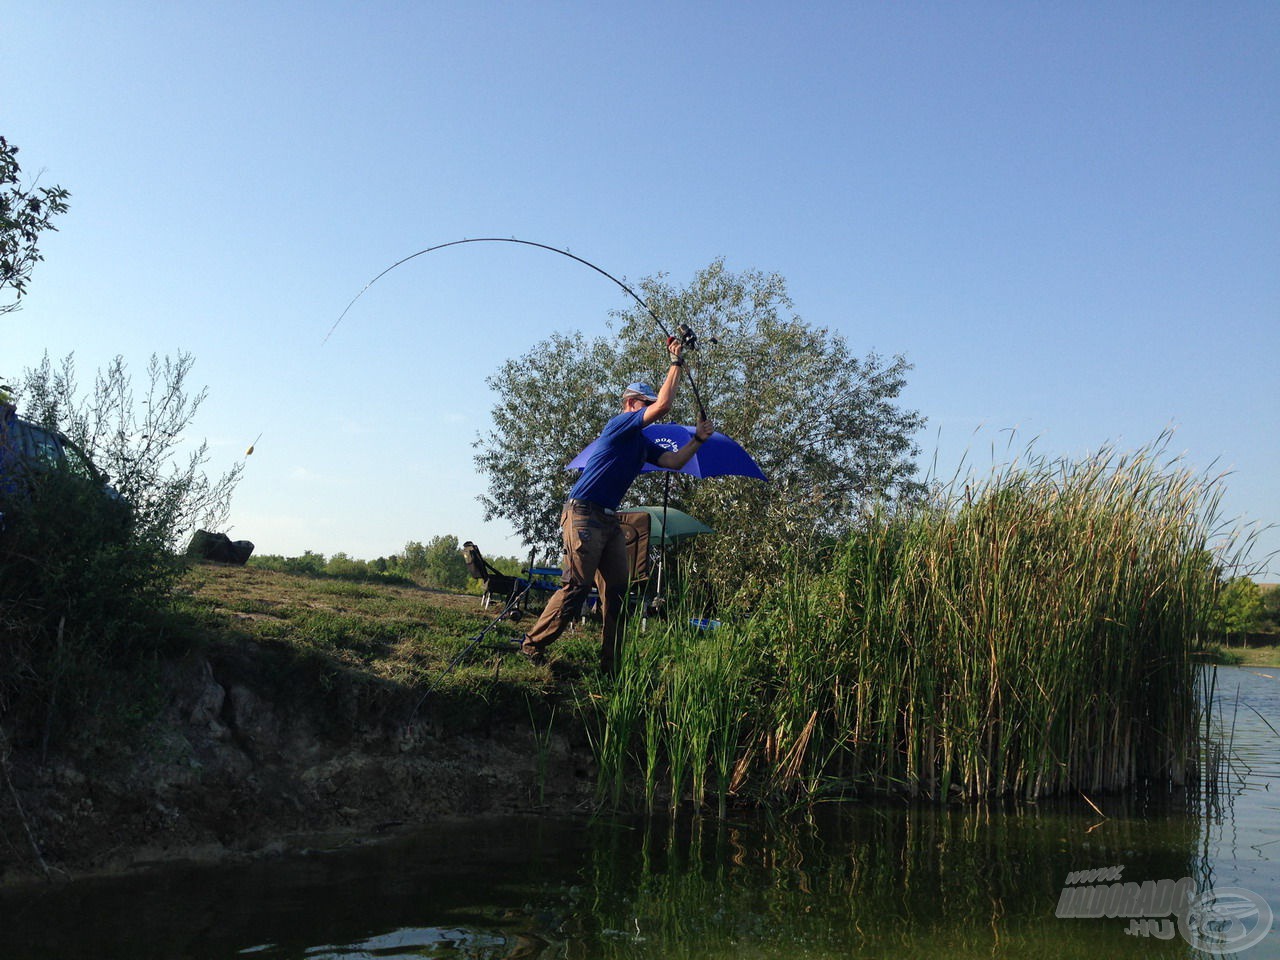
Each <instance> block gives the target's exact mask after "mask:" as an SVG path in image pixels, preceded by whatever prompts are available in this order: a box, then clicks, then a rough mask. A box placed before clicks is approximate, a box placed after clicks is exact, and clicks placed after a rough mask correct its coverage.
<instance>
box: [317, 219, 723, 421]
mask: <svg viewBox="0 0 1280 960" xmlns="http://www.w3.org/2000/svg"><path fill="white" fill-rule="evenodd" d="M464 243H517V244H520V245H521V246H525V247H537V248H538V249H539V250H546V251H548V252H550V253H558V254H560V256H562V257H568V258H569V259H570V260H574V261H576V262H578V263H580V264H582V265H583V266H584V267H590V268H591V269H592V270H594V271H595V272H596V273H598V274H600V275H601V276H602V277H606V278H608V279H609V280H612V281H613V282H614V283H616V284H617V285H618V286H619V287H621V288H622V289H623V290H624V291H625V292H626V293H627V294H628V295H629V296H630V297H631V299H632V300H634V301H635V302H636V303H638V304H639V305H640V307H641V309H643V310H644V311H645V313H647V314H648V315H649V316H650V317H651V318H652V319H653V322H654V323H656V324H657V325H658V329H660V330H661V331H662V333H663V335H664V336H666V338H667V341H668V342H670V341H672V340H679V341H680V342H681V343H683V344H685V346H686V347H688V348H691V349H692V348H694V347H696V346H697V337H696V336H695V335H694V333H693V331H692V330H691V329H690V328H689V326H688V324H683V323H682V324H679V325H678V327H677V329H678V331H679V336H676V335H674V334H672V333H671V331H670V330H669V329H667V325H666V324H665V323H663V322H662V318H661V317H659V316H658V314H657V313H656V312H655V311H654V309H653V308H652V307H651V306H649V304H648V303H647V302H646V301H645V300H643V299H642V298H641V297H640V295H639V294H637V293H636V292H635V291H634V290H632V289H631V288H630V287H629V286H627V285H626V284H625V283H623V282H622V281H621V280H619V279H618V278H617V277H615V276H614V275H613V274H612V273H610V272H609V271H608V270H605V269H604V268H603V267H599V266H596V264H594V263H592V262H591V261H590V260H587V259H585V258H583V257H580V256H578V255H577V254H574V253H570V252H569V251H568V250H561V249H560V248H559V247H552V246H548V245H547V244H545V243H536V242H535V241H533V240H519V239H517V238H516V237H471V238H468V239H463V240H450V241H449V242H448V243H437V244H436V245H435V246H432V247H427V248H426V249H425V250H419V251H418V252H417V253H411V254H409V256H407V257H403V258H402V259H400V260H397V261H396V262H395V263H393V264H391V266H389V267H387V269H385V270H383V271H382V272H381V273H380V274H378V275H377V276H376V277H374V278H373V279H372V280H370V281H369V282H368V283H366V284H365V285H364V286H363V287H361V288H360V292H359V293H357V294H356V295H355V296H354V297H352V298H351V302H350V303H348V304H347V306H346V308H345V309H344V310H343V311H342V313H341V314H339V315H338V319H337V320H335V321H333V326H331V327H330V328H329V332H328V333H326V334H325V335H324V339H323V340H321V341H320V345H321V346H324V345H325V344H326V343H328V342H329V338H330V337H331V336H333V331H335V330H337V329H338V324H340V323H342V319H343V317H345V316H346V315H347V313H348V312H349V311H350V310H351V308H352V307H353V306H355V303H356V301H357V300H359V299H360V298H361V297H363V296H364V294H365V291H366V290H368V289H369V288H370V287H372V286H373V285H374V284H375V283H377V282H378V281H379V280H381V279H382V278H383V277H385V276H386V275H387V274H388V273H390V272H391V271H392V270H394V269H395V268H396V267H398V266H400V265H401V264H404V263H408V262H409V261H410V260H413V259H414V258H415V257H420V256H422V255H423V254H425V253H433V252H434V251H436V250H443V249H445V248H446V247H457V246H461V245H462V244H464ZM712 342H713V343H714V342H715V341H714V340H712ZM686 374H687V376H688V379H689V389H690V390H691V391H693V399H694V402H696V403H697V405H698V413H699V416H700V418H701V419H703V420H705V419H706V418H707V411H706V408H705V407H704V406H703V404H702V397H701V396H700V395H699V394H698V385H697V383H695V382H694V379H693V371H692V370H688V371H686Z"/></svg>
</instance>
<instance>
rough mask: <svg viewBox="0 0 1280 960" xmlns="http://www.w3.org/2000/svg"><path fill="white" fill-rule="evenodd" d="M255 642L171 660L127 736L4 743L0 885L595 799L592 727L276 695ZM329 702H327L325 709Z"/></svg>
mask: <svg viewBox="0 0 1280 960" xmlns="http://www.w3.org/2000/svg"><path fill="white" fill-rule="evenodd" d="M273 669H274V664H269V663H266V662H264V661H263V660H260V659H259V658H258V657H256V656H255V648H254V645H252V644H250V645H237V646H227V647H222V648H215V649H210V650H207V651H204V652H203V654H202V655H201V656H199V657H192V658H189V659H186V660H183V661H181V662H175V663H170V664H166V665H165V666H164V668H163V671H162V674H163V682H164V688H165V691H166V694H167V702H166V704H165V706H164V708H163V710H162V711H161V714H160V716H158V717H157V718H155V719H154V720H152V721H151V722H149V723H148V724H147V725H146V726H145V728H144V729H142V730H140V731H138V733H137V735H136V736H133V737H130V738H129V740H128V742H127V743H126V742H123V741H113V742H111V743H104V742H81V743H75V744H69V745H67V746H66V747H64V748H62V749H59V750H56V751H53V750H51V751H50V752H49V754H48V755H47V756H43V757H42V756H41V755H40V751H39V750H38V749H36V748H34V747H32V748H27V749H14V750H12V751H11V752H10V753H9V754H8V756H7V757H6V758H5V760H4V764H3V774H4V778H3V779H4V781H5V782H4V783H3V784H0V886H5V887H14V886H20V885H25V884H29V883H33V882H40V883H43V882H48V881H55V882H56V881H60V880H75V879H81V878H88V877H100V876H119V875H124V874H129V873H134V872H137V871H140V870H146V869H149V868H153V867H160V866H163V865H166V864H176V863H182V862H188V863H190V862H198V863H218V862H227V861H231V862H234V861H243V860H251V859H255V858H262V857H272V856H278V855H286V854H290V853H297V852H302V851H306V850H316V849H328V848H332V847H335V846H349V845H351V844H353V843H359V842H373V841H376V840H377V839H378V838H380V837H390V836H394V835H396V834H398V833H399V832H402V831H404V830H409V829H413V828H414V827H417V826H422V825H426V824H430V823H437V822H440V821H444V820H450V819H456V818H475V817H485V816H492V815H507V814H522V813H523V814H528V813H550V814H555V815H571V814H586V813H588V812H590V810H591V809H592V797H593V796H594V789H595V767H594V762H593V760H592V755H591V751H590V748H589V744H588V743H587V741H586V738H585V733H584V732H583V731H582V730H581V729H574V728H573V727H572V726H570V725H569V724H567V723H559V724H557V725H556V728H554V729H549V728H543V729H538V728H537V727H536V726H535V723H534V720H533V718H532V717H531V716H530V715H527V714H526V715H525V716H523V717H520V716H518V715H513V714H512V712H511V711H510V710H509V709H507V710H506V711H505V712H503V710H501V709H498V710H486V709H485V706H486V704H485V703H484V697H483V696H482V695H478V696H477V697H476V698H475V700H476V702H475V703H473V704H471V705H470V706H471V709H468V710H465V711H457V710H454V709H453V706H454V705H452V704H449V703H445V702H440V703H435V704H432V703H428V704H427V705H426V707H425V708H424V709H423V710H422V711H421V712H420V714H419V716H418V717H417V718H416V720H415V723H414V725H413V726H407V725H405V723H404V722H403V718H404V717H405V716H406V715H408V713H409V711H408V710H406V703H409V702H410V699H407V698H412V699H416V694H415V693H414V691H406V690H400V691H384V692H385V694H386V695H385V696H383V697H376V696H372V697H371V696H369V691H368V688H367V685H366V686H361V685H359V684H355V683H353V684H352V685H351V688H350V689H333V688H330V689H327V690H323V691H316V692H315V693H314V695H313V694H311V693H309V692H308V693H300V692H299V691H297V690H296V689H294V690H293V691H292V692H291V694H290V695H287V696H286V695H283V694H282V691H281V688H280V678H279V677H277V676H274V675H273V673H272V670H273ZM335 705H337V706H336V707H335Z"/></svg>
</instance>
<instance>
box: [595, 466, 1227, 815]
mask: <svg viewBox="0 0 1280 960" xmlns="http://www.w3.org/2000/svg"><path fill="white" fill-rule="evenodd" d="M1161 450H1162V448H1161V447H1160V445H1159V444H1157V445H1156V446H1153V447H1151V448H1147V449H1144V450H1140V451H1138V452H1136V453H1131V454H1120V453H1117V452H1115V451H1110V450H1106V451H1103V452H1102V453H1100V454H1098V455H1096V456H1092V457H1089V458H1087V459H1085V460H1082V461H1078V462H1071V461H1065V460H1045V459H1035V458H1031V459H1028V460H1027V461H1025V462H1023V463H1020V464H1013V465H1011V466H1008V467H1005V468H1002V469H1001V470H999V471H997V472H996V473H994V474H993V475H992V476H991V477H990V478H988V479H987V480H985V481H980V482H973V481H969V482H967V483H962V484H957V485H955V486H953V488H951V489H945V490H941V491H938V492H937V493H936V494H935V496H934V497H933V498H932V500H931V501H930V502H928V503H926V504H923V505H920V506H918V507H916V508H912V509H898V510H891V509H888V508H882V509H879V510H876V511H873V512H871V513H869V514H868V515H867V516H866V517H864V519H863V522H862V524H861V526H860V529H859V530H858V532H857V533H855V534H854V535H852V536H850V537H849V538H848V539H847V540H846V541H845V542H844V543H843V544H841V545H839V546H838V547H837V548H835V549H834V550H832V551H830V552H829V553H828V554H826V555H824V556H823V557H822V558H821V560H822V562H821V563H820V564H819V568H820V569H819V570H818V571H817V572H815V571H814V564H813V562H812V561H813V558H812V557H811V556H804V555H803V553H802V551H797V552H796V557H795V562H794V563H793V565H792V570H791V573H790V574H789V575H788V576H785V577H783V578H782V580H781V582H779V583H777V584H775V585H774V587H773V589H772V590H771V591H770V592H769V594H768V595H767V596H766V597H765V598H763V600H762V601H761V602H760V603H759V604H758V605H757V607H756V608H755V611H754V614H753V615H752V617H751V618H750V619H749V620H748V621H747V622H744V623H741V624H738V625H737V626H731V627H726V628H722V629H721V630H718V631H714V632H712V633H710V634H703V633H699V632H698V631H694V630H692V629H687V628H681V627H679V626H678V625H676V624H679V623H680V622H681V621H680V618H679V617H675V618H673V621H672V624H673V625H670V626H667V627H666V628H664V629H663V630H661V631H659V632H657V633H656V634H655V633H652V632H651V633H650V634H640V633H635V634H633V636H632V637H631V638H630V639H629V643H628V651H627V656H626V658H625V668H624V671H623V674H622V676H621V677H620V678H619V680H618V681H617V682H616V683H615V684H613V685H604V686H602V687H601V688H600V689H599V690H597V691H595V692H594V694H593V698H592V700H591V701H590V702H591V704H592V705H593V706H594V707H595V710H596V714H595V717H596V720H595V722H596V730H597V732H596V736H595V737H594V739H593V743H594V744H595V746H596V750H597V759H598V762H599V764H600V771H601V777H602V784H604V785H607V788H606V789H603V790H602V795H603V797H604V798H605V799H606V800H608V801H610V802H619V801H622V800H624V799H625V798H626V797H627V796H628V794H627V792H626V791H625V789H624V787H623V784H624V783H626V782H627V781H628V778H631V777H640V778H643V781H644V787H645V789H644V796H645V802H646V803H647V804H648V805H653V804H654V803H655V802H659V803H660V802H662V800H663V795H664V794H665V797H666V799H667V801H668V802H670V803H671V805H672V807H673V808H674V807H675V806H676V805H677V804H678V803H680V802H682V801H686V800H691V801H692V802H693V803H694V804H695V805H697V806H703V805H707V804H710V803H711V802H713V801H714V802H716V803H717V805H718V807H719V809H722V810H723V809H724V807H725V804H726V801H727V799H728V796H729V795H730V794H734V793H736V794H738V795H740V796H747V797H750V798H754V799H756V800H759V799H766V800H770V801H771V802H789V801H796V800H801V801H805V802H811V801H814V800H817V799H822V798H823V797H826V796H831V795H845V794H848V793H851V792H853V793H856V792H900V793H904V794H907V795H909V796H913V797H925V798H932V799H934V800H949V799H960V798H963V799H970V800H978V799H987V798H993V797H1000V796H1016V797H1021V798H1025V799H1036V798H1040V797H1045V796H1050V795H1054V794H1070V795H1076V794H1078V793H1080V792H1085V793H1093V792H1107V791H1120V790H1124V789H1127V788H1130V787H1132V786H1134V785H1135V784H1137V783H1138V782H1140V781H1152V782H1155V783H1159V784H1165V785H1168V786H1177V785H1180V784H1184V783H1186V782H1188V781H1191V780H1194V779H1195V778H1196V776H1197V771H1198V760H1199V755H1198V750H1199V743H1200V735H1201V732H1202V728H1203V714H1202V707H1201V704H1202V702H1203V692H1204V691H1203V688H1202V685H1203V683H1204V680H1205V675H1204V671H1202V670H1201V666H1202V665H1203V664H1205V663H1208V662H1211V658H1212V654H1211V653H1210V652H1209V651H1208V650H1207V649H1206V643H1207V641H1208V640H1209V639H1210V638H1211V633H1210V625H1211V623H1212V617H1213V606H1214V601H1215V597H1216V594H1217V591H1218V589H1219V587H1220V583H1221V580H1220V576H1219V572H1218V566H1217V562H1216V561H1217V560H1219V559H1221V558H1215V557H1214V555H1212V554H1211V553H1210V546H1211V542H1212V541H1213V538H1214V537H1215V535H1216V529H1217V528H1216V506H1217V497H1218V492H1219V491H1218V486H1217V483H1216V482H1215V481H1214V480H1212V479H1211V478H1204V477H1200V476H1196V475H1192V474H1190V473H1189V472H1187V471H1186V470H1184V469H1182V468H1181V466H1180V464H1178V462H1177V461H1176V460H1173V459H1169V458H1165V457H1163V456H1162V452H1161ZM823 567H825V569H821V568H823ZM632 795H634V794H632Z"/></svg>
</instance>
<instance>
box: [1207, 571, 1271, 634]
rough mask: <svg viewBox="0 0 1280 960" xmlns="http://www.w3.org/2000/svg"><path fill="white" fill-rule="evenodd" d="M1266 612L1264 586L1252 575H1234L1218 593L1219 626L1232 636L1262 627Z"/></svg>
mask: <svg viewBox="0 0 1280 960" xmlns="http://www.w3.org/2000/svg"><path fill="white" fill-rule="evenodd" d="M1264 613H1265V608H1264V607H1263V602H1262V588H1261V587H1259V586H1258V584H1257V583H1255V582H1254V581H1253V580H1252V579H1251V578H1250V577H1232V578H1231V579H1230V580H1228V581H1227V582H1226V584H1225V585H1224V586H1223V588H1222V590H1221V592H1220V593H1219V595H1218V608H1217V620H1218V627H1219V628H1220V629H1221V630H1222V631H1223V632H1224V633H1226V634H1228V635H1230V636H1234V635H1238V634H1242V633H1251V632H1253V631H1255V630H1258V629H1260V627H1261V625H1262V619H1263V615H1264Z"/></svg>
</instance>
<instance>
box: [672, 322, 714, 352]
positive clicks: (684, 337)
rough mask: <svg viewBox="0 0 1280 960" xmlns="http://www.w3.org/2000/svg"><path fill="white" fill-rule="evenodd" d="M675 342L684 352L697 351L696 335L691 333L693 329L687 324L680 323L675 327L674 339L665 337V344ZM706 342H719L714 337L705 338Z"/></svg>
mask: <svg viewBox="0 0 1280 960" xmlns="http://www.w3.org/2000/svg"><path fill="white" fill-rule="evenodd" d="M676 341H679V342H680V343H681V344H682V345H683V346H684V348H685V349H686V350H697V349H698V335H697V334H696V333H694V332H693V327H691V326H689V325H688V324H687V323H682V324H680V325H679V326H677V327H676V335H675V336H674V337H667V343H675V342H676ZM707 342H708V343H719V342H720V341H719V340H717V339H716V338H715V337H707Z"/></svg>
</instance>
